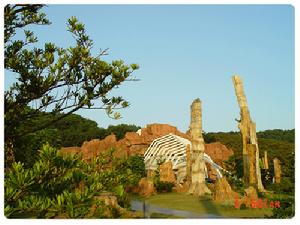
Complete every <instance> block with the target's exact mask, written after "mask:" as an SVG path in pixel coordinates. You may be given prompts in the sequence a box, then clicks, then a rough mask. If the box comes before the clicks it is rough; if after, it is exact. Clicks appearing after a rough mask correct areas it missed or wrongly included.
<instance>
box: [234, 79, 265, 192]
mask: <svg viewBox="0 0 300 225" xmlns="http://www.w3.org/2000/svg"><path fill="white" fill-rule="evenodd" d="M232 80H233V84H234V88H235V94H236V96H237V100H238V104H239V107H240V116H241V118H240V120H239V121H238V127H239V130H240V132H241V135H242V141H243V169H244V182H245V183H246V185H254V186H256V187H257V188H258V190H260V191H264V187H263V184H262V181H261V172H260V167H259V149H258V144H257V137H256V125H255V123H254V122H253V121H252V120H251V117H250V112H249V109H248V104H247V99H246V96H245V93H244V88H243V82H242V80H241V78H240V77H239V76H233V77H232Z"/></svg>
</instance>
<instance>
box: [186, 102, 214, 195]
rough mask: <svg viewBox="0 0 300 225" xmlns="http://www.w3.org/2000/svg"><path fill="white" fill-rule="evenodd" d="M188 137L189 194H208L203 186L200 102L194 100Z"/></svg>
mask: <svg viewBox="0 0 300 225" xmlns="http://www.w3.org/2000/svg"><path fill="white" fill-rule="evenodd" d="M190 135H191V139H192V141H191V142H192V148H191V185H190V188H189V193H190V194H194V195H196V196H201V195H204V194H210V193H211V191H210V190H209V189H208V188H207V186H206V184H205V162H204V159H203V156H204V140H203V136H202V114H201V101H200V99H199V98H198V99H195V100H194V101H193V103H192V105H191V124H190Z"/></svg>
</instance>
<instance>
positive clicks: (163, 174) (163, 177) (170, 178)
mask: <svg viewBox="0 0 300 225" xmlns="http://www.w3.org/2000/svg"><path fill="white" fill-rule="evenodd" d="M159 180H160V181H162V182H170V183H173V184H175V183H176V177H175V174H174V171H173V169H172V162H171V161H168V162H165V163H163V164H161V165H160V166H159Z"/></svg>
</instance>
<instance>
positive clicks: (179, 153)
mask: <svg viewBox="0 0 300 225" xmlns="http://www.w3.org/2000/svg"><path fill="white" fill-rule="evenodd" d="M188 145H190V146H191V142H190V141H189V140H187V139H185V138H182V137H179V136H177V135H174V134H172V133H170V134H167V135H165V136H162V137H159V138H157V139H155V140H153V142H152V143H151V145H150V146H149V148H148V149H147V150H146V152H145V154H144V161H145V166H146V169H147V170H149V169H151V170H155V169H156V168H157V166H158V164H157V163H158V162H159V161H160V160H161V161H171V162H172V166H173V170H174V171H175V174H176V171H177V170H179V169H180V168H185V167H186V165H187V163H186V148H187V146H188ZM203 158H204V161H205V162H206V163H209V164H210V165H211V166H212V167H213V168H214V169H215V171H216V172H217V177H218V179H219V178H221V177H222V173H221V171H223V172H227V173H229V172H228V171H226V170H225V169H223V168H222V167H221V166H219V165H218V164H216V163H215V162H214V161H213V160H212V159H211V158H210V156H209V155H207V154H206V153H204V156H203ZM205 176H206V178H208V174H207V168H205ZM182 178H183V177H181V179H182ZM181 179H179V180H178V179H177V182H179V183H180V182H181Z"/></svg>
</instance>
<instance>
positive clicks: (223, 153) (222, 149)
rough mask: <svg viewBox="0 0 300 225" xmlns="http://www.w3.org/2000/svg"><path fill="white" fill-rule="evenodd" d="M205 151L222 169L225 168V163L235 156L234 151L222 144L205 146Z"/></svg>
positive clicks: (216, 143) (214, 143)
mask: <svg viewBox="0 0 300 225" xmlns="http://www.w3.org/2000/svg"><path fill="white" fill-rule="evenodd" d="M204 151H205V153H206V154H207V155H209V156H210V157H211V158H212V160H213V161H214V162H215V163H217V164H218V165H219V166H222V167H224V166H225V164H224V161H226V160H228V159H229V157H230V156H232V155H233V154H234V152H233V150H232V149H230V148H227V147H226V146H225V145H223V144H222V143H221V142H213V143H209V144H205V150H204Z"/></svg>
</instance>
